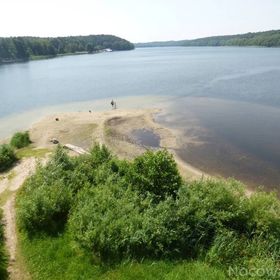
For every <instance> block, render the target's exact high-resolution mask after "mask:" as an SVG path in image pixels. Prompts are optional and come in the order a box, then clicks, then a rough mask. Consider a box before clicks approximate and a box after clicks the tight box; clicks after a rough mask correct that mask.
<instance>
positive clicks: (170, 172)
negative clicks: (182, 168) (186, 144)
mask: <svg viewBox="0 0 280 280" xmlns="http://www.w3.org/2000/svg"><path fill="white" fill-rule="evenodd" d="M130 176H131V177H130V180H131V183H132V184H133V187H135V188H136V189H138V190H139V191H140V193H143V194H146V193H147V192H149V193H152V194H154V195H155V196H156V197H157V198H158V199H164V198H165V197H166V196H170V195H172V196H176V193H177V191H178V190H179V188H180V187H181V186H182V178H181V176H180V174H179V171H178V169H177V165H176V162H175V160H174V159H173V157H172V155H171V154H169V153H168V152H167V151H166V150H163V151H158V152H156V153H153V152H152V151H147V152H146V153H144V154H143V155H141V156H139V157H137V158H136V159H135V160H134V162H133V163H132V174H131V175H130Z"/></svg>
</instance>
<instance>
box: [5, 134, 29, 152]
mask: <svg viewBox="0 0 280 280" xmlns="http://www.w3.org/2000/svg"><path fill="white" fill-rule="evenodd" d="M30 143H31V141H30V137H29V133H28V131H26V132H17V133H15V134H14V135H13V137H12V139H11V142H10V145H11V146H12V147H15V148H17V149H20V148H23V147H26V146H28V145H29V144H30Z"/></svg>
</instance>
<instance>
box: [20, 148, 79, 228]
mask: <svg viewBox="0 0 280 280" xmlns="http://www.w3.org/2000/svg"><path fill="white" fill-rule="evenodd" d="M72 167H73V166H72V164H71V160H70V158H69V157H68V156H67V155H66V154H65V152H64V151H63V149H62V148H61V147H58V148H57V150H56V152H55V154H54V156H53V157H52V159H51V160H50V162H49V163H48V164H47V165H46V167H41V166H39V167H38V168H37V171H36V174H34V175H32V176H31V177H30V178H29V179H28V180H27V181H26V182H25V183H24V186H23V188H22V189H21V191H20V192H19V195H18V199H17V217H18V221H19V226H20V228H23V229H25V230H27V231H28V232H29V233H35V232H36V231H45V232H50V233H55V232H56V231H57V230H59V229H60V228H62V227H63V226H64V224H65V223H66V221H67V216H68V212H69V210H70V208H71V205H72V202H73V192H74V190H75V189H74V187H73V185H72V180H71V174H72Z"/></svg>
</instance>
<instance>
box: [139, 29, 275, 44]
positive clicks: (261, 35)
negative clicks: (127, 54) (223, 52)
mask: <svg viewBox="0 0 280 280" xmlns="http://www.w3.org/2000/svg"><path fill="white" fill-rule="evenodd" d="M135 46H136V47H168V46H186V47H204V46H211V47H216V46H260V47H280V30H271V31H265V32H256V33H246V34H239V35H226V36H213V37H206V38H200V39H195V40H181V41H165V42H151V43H138V44H135Z"/></svg>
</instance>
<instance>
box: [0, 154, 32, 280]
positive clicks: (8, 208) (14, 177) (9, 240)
mask: <svg viewBox="0 0 280 280" xmlns="http://www.w3.org/2000/svg"><path fill="white" fill-rule="evenodd" d="M35 168H36V160H35V158H27V159H23V160H22V161H21V162H20V163H18V164H17V165H16V166H15V167H14V168H13V169H12V170H11V171H10V172H9V173H8V174H6V175H5V179H3V180H2V184H1V189H0V193H3V192H5V191H7V192H8V194H9V195H8V197H7V201H6V203H5V204H4V206H3V207H2V209H3V220H4V234H5V243H6V248H7V251H8V255H9V263H8V273H9V279H11V280H23V279H29V277H28V275H27V274H26V273H25V272H24V271H23V269H22V267H21V265H20V264H19V262H18V260H17V234H16V213H15V197H16V191H17V190H18V189H19V188H20V187H21V186H22V184H23V182H24V181H25V179H26V178H27V177H28V176H29V175H30V174H32V173H33V172H34V171H35Z"/></svg>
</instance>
